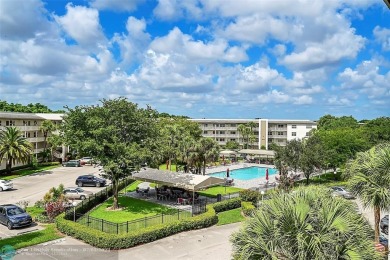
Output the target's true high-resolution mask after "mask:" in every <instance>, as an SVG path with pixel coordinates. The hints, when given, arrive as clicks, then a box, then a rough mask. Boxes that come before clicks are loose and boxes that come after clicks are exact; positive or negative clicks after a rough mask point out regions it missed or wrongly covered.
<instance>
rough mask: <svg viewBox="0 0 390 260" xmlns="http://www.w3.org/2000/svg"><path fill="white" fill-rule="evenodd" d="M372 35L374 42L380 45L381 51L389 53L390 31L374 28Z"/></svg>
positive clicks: (378, 27)
mask: <svg viewBox="0 0 390 260" xmlns="http://www.w3.org/2000/svg"><path fill="white" fill-rule="evenodd" d="M373 33H374V36H375V39H376V41H378V42H379V43H380V44H381V45H382V50H384V51H390V29H387V28H382V27H380V26H375V28H374V31H373Z"/></svg>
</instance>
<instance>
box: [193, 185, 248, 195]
mask: <svg viewBox="0 0 390 260" xmlns="http://www.w3.org/2000/svg"><path fill="white" fill-rule="evenodd" d="M242 190H244V189H241V188H236V187H230V186H228V187H226V193H225V186H214V187H211V188H208V189H206V190H202V191H199V192H198V193H199V194H200V195H202V196H206V197H217V194H222V195H226V194H231V193H237V192H239V191H242Z"/></svg>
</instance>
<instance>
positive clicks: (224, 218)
mask: <svg viewBox="0 0 390 260" xmlns="http://www.w3.org/2000/svg"><path fill="white" fill-rule="evenodd" d="M243 220H245V218H244V217H243V216H242V215H241V208H238V209H232V210H228V211H224V212H220V213H218V223H217V225H218V226H222V225H226V224H230V223H236V222H241V221H243Z"/></svg>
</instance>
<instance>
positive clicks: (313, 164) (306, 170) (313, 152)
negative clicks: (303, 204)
mask: <svg viewBox="0 0 390 260" xmlns="http://www.w3.org/2000/svg"><path fill="white" fill-rule="evenodd" d="M302 148H303V149H302V153H301V155H300V157H299V168H300V170H301V171H302V172H303V174H304V176H305V178H306V185H308V184H309V179H310V176H311V175H312V174H313V173H314V171H315V170H316V169H320V168H322V167H323V164H324V159H323V156H322V151H323V148H322V143H321V140H320V139H319V138H318V136H316V135H313V136H310V137H309V138H308V139H307V140H305V141H304V142H303V146H302Z"/></svg>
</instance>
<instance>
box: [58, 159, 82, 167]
mask: <svg viewBox="0 0 390 260" xmlns="http://www.w3.org/2000/svg"><path fill="white" fill-rule="evenodd" d="M62 166H64V167H81V162H80V160H70V161H67V162H64V163H62Z"/></svg>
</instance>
